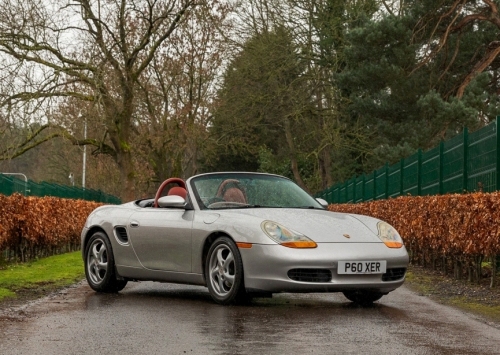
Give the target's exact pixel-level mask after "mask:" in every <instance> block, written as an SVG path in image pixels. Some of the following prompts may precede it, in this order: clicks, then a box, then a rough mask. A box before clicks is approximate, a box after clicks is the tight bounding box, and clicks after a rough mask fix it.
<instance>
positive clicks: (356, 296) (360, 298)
mask: <svg viewBox="0 0 500 355" xmlns="http://www.w3.org/2000/svg"><path fill="white" fill-rule="evenodd" d="M343 293H344V296H345V297H346V298H347V299H348V300H349V301H352V302H354V303H357V304H360V305H363V306H366V305H371V304H372V303H373V302H375V301H378V300H379V299H381V298H382V296H383V295H384V294H383V293H380V292H374V291H345V292H343Z"/></svg>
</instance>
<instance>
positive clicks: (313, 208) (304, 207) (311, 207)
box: [288, 206, 324, 210]
mask: <svg viewBox="0 0 500 355" xmlns="http://www.w3.org/2000/svg"><path fill="white" fill-rule="evenodd" d="M288 208H301V209H305V210H324V208H319V207H314V206H296V207H288Z"/></svg>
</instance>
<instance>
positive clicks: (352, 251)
mask: <svg viewBox="0 0 500 355" xmlns="http://www.w3.org/2000/svg"><path fill="white" fill-rule="evenodd" d="M326 205H327V204H326V202H325V201H324V200H321V199H314V198H313V197H311V196H310V195H309V194H308V193H306V192H305V191H304V190H303V189H301V188H300V187H299V186H298V185H296V184H295V183H294V182H292V181H291V180H289V179H287V178H285V177H282V176H277V175H271V174H260V173H233V172H228V173H210V174H202V175H197V176H193V177H191V178H189V179H188V180H187V181H184V180H182V179H178V178H171V179H168V180H166V181H164V182H163V183H162V184H161V186H160V187H159V189H158V191H157V193H156V196H155V197H154V198H150V199H141V200H137V201H133V202H128V203H125V204H122V205H118V206H111V205H106V206H102V207H99V208H97V209H96V210H95V211H93V212H92V213H91V214H90V216H89V217H88V218H87V221H86V223H85V226H84V228H83V231H82V235H81V243H82V253H83V259H84V264H85V274H86V277H87V281H88V283H89V285H90V287H92V288H93V289H94V290H95V291H98V292H118V291H120V290H122V289H123V288H124V287H125V285H126V284H127V282H128V281H139V280H153V281H160V282H172V283H183V284H193V285H203V286H206V287H208V290H209V292H210V295H211V297H212V298H213V300H214V301H215V302H217V303H221V304H230V303H235V302H240V301H243V300H248V299H251V298H252V297H270V296H271V295H272V294H273V293H277V292H343V294H344V295H345V296H346V297H347V299H349V300H351V301H353V302H357V303H360V304H370V303H372V302H374V301H377V300H378V299H380V298H381V297H382V296H383V295H386V294H387V293H389V292H391V291H393V290H395V289H396V288H398V287H399V286H401V285H402V284H403V282H404V279H405V273H406V268H407V266H408V253H407V251H406V249H405V247H404V245H403V241H402V239H401V237H400V236H399V234H398V232H397V231H396V230H395V229H394V228H393V227H392V226H390V225H389V224H387V223H386V222H384V221H380V220H378V219H375V218H371V217H367V216H361V215H352V214H343V213H334V212H329V211H327V210H326Z"/></svg>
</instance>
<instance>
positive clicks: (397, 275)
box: [382, 267, 406, 281]
mask: <svg viewBox="0 0 500 355" xmlns="http://www.w3.org/2000/svg"><path fill="white" fill-rule="evenodd" d="M405 273H406V268H404V267H400V268H395V269H387V272H386V273H385V274H383V275H382V281H396V280H399V279H402V278H403V277H404V276H405Z"/></svg>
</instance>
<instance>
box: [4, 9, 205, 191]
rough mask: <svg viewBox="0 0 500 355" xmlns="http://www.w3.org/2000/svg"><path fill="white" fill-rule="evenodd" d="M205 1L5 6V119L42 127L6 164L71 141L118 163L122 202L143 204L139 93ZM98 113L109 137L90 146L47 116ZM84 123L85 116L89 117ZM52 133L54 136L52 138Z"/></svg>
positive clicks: (9, 151) (12, 150)
mask: <svg viewBox="0 0 500 355" xmlns="http://www.w3.org/2000/svg"><path fill="white" fill-rule="evenodd" d="M206 5H208V4H206V3H204V2H203V1H202V0H199V1H196V0H167V1H165V0H162V1H160V0H120V1H118V0H117V1H112V2H111V1H104V0H71V1H70V0H67V1H59V0H57V1H56V0H52V1H50V0H2V1H1V2H0V8H1V11H0V52H1V61H0V73H1V74H0V75H1V79H2V84H1V86H0V106H1V108H2V112H1V114H2V115H4V116H5V117H7V118H8V119H10V120H15V119H16V115H17V112H19V110H24V112H26V113H29V114H30V115H29V117H30V120H34V119H39V120H41V121H42V122H43V124H41V125H39V126H38V128H37V129H36V130H34V131H33V132H32V134H31V135H30V136H28V137H27V138H26V139H25V140H24V141H23V142H21V143H20V144H17V145H12V146H9V147H6V148H5V149H4V150H3V152H2V158H4V159H5V158H9V157H12V156H15V155H16V154H20V153H22V152H23V151H25V150H26V149H29V148H30V147H33V146H35V145H37V144H40V142H43V141H45V140H47V139H51V138H52V137H56V136H64V137H67V138H68V139H70V140H71V141H72V142H73V143H74V144H76V145H93V146H95V147H96V148H97V149H98V150H99V152H101V153H105V154H109V155H111V156H112V157H113V159H114V160H115V161H116V163H117V166H118V168H119V171H120V175H121V180H122V182H123V187H124V188H123V194H122V196H121V197H122V199H124V200H130V199H133V198H134V197H135V196H136V191H135V179H136V171H135V169H134V164H133V147H132V146H131V144H132V140H131V137H132V135H133V130H134V127H135V126H134V114H135V113H136V111H137V92H138V90H139V89H140V81H141V78H142V77H143V76H144V73H145V71H146V70H147V69H148V68H149V67H150V66H151V64H152V63H153V62H154V61H155V60H158V59H159V58H158V57H159V56H160V55H162V56H163V60H168V59H169V55H168V50H169V49H168V48H169V47H168V46H167V44H168V42H169V40H170V39H171V37H172V36H173V34H174V33H175V31H176V29H177V28H178V27H179V25H180V24H181V23H182V22H183V21H186V19H188V18H189V17H190V16H191V14H192V12H193V11H194V10H195V9H196V8H197V7H198V6H206ZM67 98H71V99H73V100H78V101H83V102H87V103H88V105H89V106H94V107H98V108H99V110H96V111H95V112H99V113H100V115H101V117H99V118H98V119H99V121H100V122H102V124H103V132H101V134H100V135H99V136H98V137H90V138H87V139H83V138H82V137H81V136H77V135H76V134H74V132H71V131H70V130H69V129H68V127H65V126H62V125H58V124H56V122H53V121H52V120H51V119H50V116H49V115H48V114H47V113H50V112H51V110H52V111H53V110H54V108H55V107H57V106H58V104H60V103H61V102H63V100H64V99H67ZM83 115H85V112H84V113H83ZM48 132H49V133H48Z"/></svg>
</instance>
